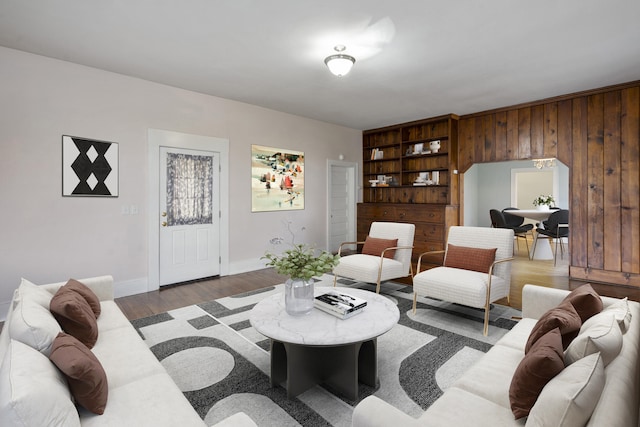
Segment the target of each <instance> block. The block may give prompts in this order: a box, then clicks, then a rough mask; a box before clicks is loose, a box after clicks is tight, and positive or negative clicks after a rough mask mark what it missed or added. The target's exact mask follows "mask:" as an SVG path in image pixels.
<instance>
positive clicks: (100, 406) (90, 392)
mask: <svg viewBox="0 0 640 427" xmlns="http://www.w3.org/2000/svg"><path fill="white" fill-rule="evenodd" d="M49 359H51V361H52V362H53V363H54V364H55V365H56V366H57V367H58V369H60V371H62V373H63V374H64V375H65V376H66V377H67V382H68V383H69V390H71V394H72V395H73V397H74V398H75V399H76V402H78V404H80V405H82V406H83V407H85V408H86V409H88V410H89V411H91V412H93V413H94V414H99V415H102V414H103V413H104V409H105V407H106V406H107V397H108V394H109V387H108V384H107V375H106V374H105V372H104V369H103V368H102V365H101V364H100V361H99V360H98V359H97V358H96V356H95V355H94V354H93V353H92V352H91V350H89V349H88V348H87V347H86V346H85V345H84V344H82V343H81V342H80V341H78V340H77V339H75V338H74V337H72V336H71V335H67V334H65V333H64V332H60V333H59V334H58V336H57V337H56V339H55V340H53V346H52V349H51V355H50V356H49Z"/></svg>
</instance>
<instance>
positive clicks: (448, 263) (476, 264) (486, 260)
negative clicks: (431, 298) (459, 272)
mask: <svg viewBox="0 0 640 427" xmlns="http://www.w3.org/2000/svg"><path fill="white" fill-rule="evenodd" d="M496 250H497V248H492V249H483V248H468V247H466V246H457V245H452V244H451V243H449V244H448V245H447V255H446V257H445V259H444V266H445V267H451V268H461V269H463V270H471V271H478V272H480V273H489V267H491V264H493V262H494V261H495V260H496Z"/></svg>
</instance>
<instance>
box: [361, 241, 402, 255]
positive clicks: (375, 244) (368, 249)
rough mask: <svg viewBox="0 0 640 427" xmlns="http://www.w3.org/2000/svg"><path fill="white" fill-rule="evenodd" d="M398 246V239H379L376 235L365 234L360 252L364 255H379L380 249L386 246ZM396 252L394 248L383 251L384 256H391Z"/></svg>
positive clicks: (382, 249)
mask: <svg viewBox="0 0 640 427" xmlns="http://www.w3.org/2000/svg"><path fill="white" fill-rule="evenodd" d="M395 246H398V239H379V238H377V237H371V236H367V238H366V239H365V240H364V246H363V247H362V253H363V254H365V255H374V256H380V255H381V254H382V251H384V250H385V249H387V248H393V247H395ZM395 254H396V250H395V249H391V250H389V251H386V252H385V253H384V256H385V258H393V257H394V255H395Z"/></svg>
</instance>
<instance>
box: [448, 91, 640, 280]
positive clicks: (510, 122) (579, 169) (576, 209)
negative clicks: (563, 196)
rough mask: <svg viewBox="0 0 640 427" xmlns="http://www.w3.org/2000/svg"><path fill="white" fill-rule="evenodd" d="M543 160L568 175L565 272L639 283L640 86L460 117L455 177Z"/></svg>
mask: <svg viewBox="0 0 640 427" xmlns="http://www.w3.org/2000/svg"><path fill="white" fill-rule="evenodd" d="M543 157H556V158H558V159H559V160H560V161H562V163H564V164H566V165H567V166H568V167H569V170H570V189H569V191H570V196H569V199H570V201H569V203H570V206H569V209H570V224H569V227H570V252H571V265H570V269H569V275H570V276H571V277H572V278H575V279H583V280H589V281H598V282H607V283H616V284H621V285H631V286H640V81H636V82H632V83H627V84H624V85H617V86H611V87H607V88H602V89H597V90H593V91H588V92H581V93H577V94H573V95H567V96H562V97H557V98H552V99H546V100H542V101H536V102H532V103H528V104H523V105H518V106H513V107H507V108H502V109H498V110H492V111H487V112H482V113H476V114H472V115H467V116H462V117H460V122H459V168H460V170H461V172H464V171H466V170H467V169H469V168H470V167H471V166H472V165H473V164H474V163H483V162H496V161H507V160H523V159H535V158H543ZM461 191H463V190H461ZM461 200H462V198H461Z"/></svg>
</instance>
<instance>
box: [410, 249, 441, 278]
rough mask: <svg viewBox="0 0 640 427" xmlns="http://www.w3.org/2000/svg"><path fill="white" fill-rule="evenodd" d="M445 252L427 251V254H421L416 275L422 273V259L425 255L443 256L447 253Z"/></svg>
mask: <svg viewBox="0 0 640 427" xmlns="http://www.w3.org/2000/svg"><path fill="white" fill-rule="evenodd" d="M445 252H446V251H445V250H440V251H427V252H423V253H421V254H420V256H419V257H418V268H417V271H416V274H419V273H420V264H422V257H423V256H425V255H433V254H443V253H445Z"/></svg>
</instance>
